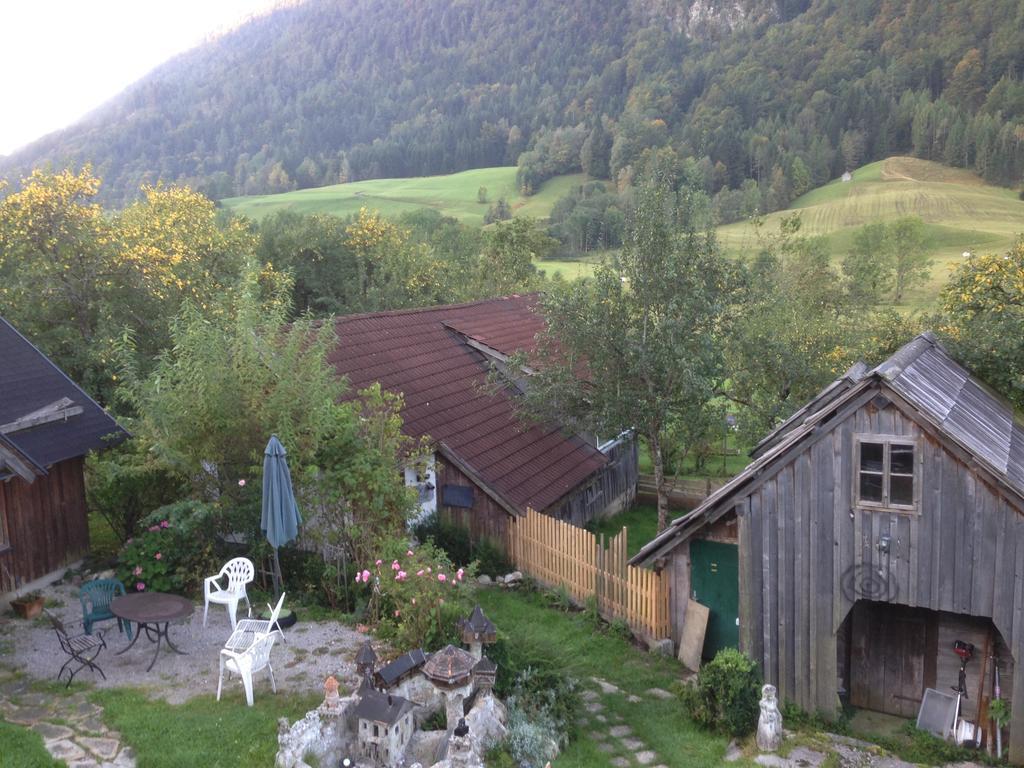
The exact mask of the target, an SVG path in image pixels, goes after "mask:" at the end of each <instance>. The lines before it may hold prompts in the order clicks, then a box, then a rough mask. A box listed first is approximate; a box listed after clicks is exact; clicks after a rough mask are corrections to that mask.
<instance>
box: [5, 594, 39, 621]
mask: <svg viewBox="0 0 1024 768" xmlns="http://www.w3.org/2000/svg"><path fill="white" fill-rule="evenodd" d="M43 602H44V600H43V598H42V597H31V598H17V599H15V600H12V601H11V608H13V609H14V612H15V613H16V614H18V615H19V616H21V618H23V619H34V618H35V617H36V616H38V615H39V614H40V613H42V612H43Z"/></svg>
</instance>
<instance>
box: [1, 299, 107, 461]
mask: <svg viewBox="0 0 1024 768" xmlns="http://www.w3.org/2000/svg"><path fill="white" fill-rule="evenodd" d="M61 398H67V399H69V400H71V402H72V404H73V405H74V406H80V407H81V408H82V409H83V410H82V412H81V413H79V414H77V415H75V416H72V417H70V418H68V419H67V420H66V421H65V420H61V421H52V422H49V423H45V424H40V425H38V426H35V427H32V428H30V429H23V430H19V431H17V432H11V433H9V434H7V435H5V440H6V442H7V443H9V444H10V445H12V446H14V447H15V448H16V449H17V450H18V452H19V453H20V454H21V455H23V456H26V457H28V458H29V459H30V460H31V461H32V462H33V463H35V464H36V465H37V466H38V467H40V468H45V467H48V466H51V465H53V464H56V463H58V462H61V461H64V460H65V459H70V458H73V457H75V456H84V455H85V454H86V453H88V452H89V451H91V450H100V449H102V448H105V447H108V446H109V445H111V444H116V443H117V442H119V441H120V440H123V439H124V438H125V437H127V432H125V431H124V429H122V428H121V427H120V426H119V425H118V424H117V422H116V421H114V419H112V418H111V417H110V416H109V415H108V414H107V412H106V411H104V410H103V409H102V408H101V407H100V406H99V405H98V404H97V403H96V402H95V401H94V400H93V399H92V398H91V397H89V396H88V395H87V394H86V393H85V392H84V391H83V390H82V388H81V387H79V386H78V385H77V384H75V383H74V382H73V381H72V380H71V379H69V378H68V377H67V375H65V373H64V372H63V371H62V370H60V368H58V367H57V366H56V365H54V364H53V363H52V362H51V361H50V359H49V358H48V357H46V355H44V354H43V353H42V352H40V351H39V349H37V348H36V347H35V345H33V344H32V343H31V342H30V341H29V340H28V339H26V338H25V337H24V336H22V335H21V334H20V333H19V332H18V331H17V330H16V329H15V328H14V326H12V325H11V324H10V323H9V322H7V320H5V319H4V318H2V317H0V424H7V423H10V422H13V421H17V420H18V419H19V418H21V417H22V416H25V415H27V414H29V413H32V412H34V411H36V410H38V409H40V408H43V407H45V406H47V405H50V404H52V403H55V402H57V401H58V400H60V399H61ZM0 471H2V467H0Z"/></svg>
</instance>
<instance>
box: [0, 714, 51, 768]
mask: <svg viewBox="0 0 1024 768" xmlns="http://www.w3.org/2000/svg"><path fill="white" fill-rule="evenodd" d="M64 765H65V763H64V761H63V760H61V761H58V760H54V759H53V758H52V757H50V753H49V752H47V751H46V747H44V746H43V739H42V737H41V736H39V734H37V733H36V732H35V731H30V730H29V729H28V728H26V727H24V726H22V725H14V724H13V723H8V722H5V721H4V720H2V719H0V768H59V767H61V766H64Z"/></svg>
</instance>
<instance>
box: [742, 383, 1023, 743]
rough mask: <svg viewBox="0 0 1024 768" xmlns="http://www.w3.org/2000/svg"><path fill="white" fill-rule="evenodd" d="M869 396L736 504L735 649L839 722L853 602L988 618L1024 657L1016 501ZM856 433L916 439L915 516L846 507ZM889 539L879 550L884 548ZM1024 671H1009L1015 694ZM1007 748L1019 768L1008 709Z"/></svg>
mask: <svg viewBox="0 0 1024 768" xmlns="http://www.w3.org/2000/svg"><path fill="white" fill-rule="evenodd" d="M871 394H872V393H869V394H868V396H864V397H861V398H859V399H858V400H855V401H854V402H853V403H851V404H850V406H849V407H848V408H847V410H846V411H844V412H840V413H838V414H837V415H836V416H835V418H833V419H832V421H831V422H829V423H828V424H827V425H823V428H822V429H821V430H820V431H819V432H818V433H817V434H815V435H813V436H812V437H811V438H809V439H808V441H807V442H806V443H805V444H804V445H803V446H802V448H801V449H800V450H795V451H794V452H793V453H792V454H791V455H790V456H789V458H788V459H787V460H786V461H782V462H779V463H778V464H776V465H774V466H773V467H771V468H769V469H768V470H767V471H766V474H765V476H764V477H763V478H762V479H761V480H760V481H759V483H758V484H756V485H754V486H752V490H751V491H750V492H749V493H748V494H747V495H745V496H741V497H740V498H739V499H738V500H737V504H736V512H737V514H738V517H739V520H738V522H739V537H740V585H741V589H740V617H741V618H740V644H741V647H742V648H743V649H744V650H745V651H746V652H748V653H749V654H750V655H751V656H753V657H754V658H755V659H757V660H759V661H760V662H761V664H762V667H763V671H764V675H765V678H766V680H768V681H770V682H773V683H775V684H776V685H777V686H778V688H779V693H780V695H781V696H782V697H784V698H785V699H787V700H790V701H792V702H794V703H796V704H798V705H800V706H801V707H803V708H804V709H806V710H808V711H811V712H816V711H818V712H825V713H834V712H835V711H836V708H837V704H838V698H837V684H836V680H837V672H838V670H837V631H838V629H839V627H840V625H841V624H842V622H843V620H844V619H845V618H846V617H847V615H848V614H849V612H850V610H851V608H852V607H853V605H854V602H855V601H856V600H858V599H870V600H875V601H879V602H888V603H892V604H897V605H905V606H911V607H920V608H928V609H931V610H934V611H946V612H949V613H955V614H962V615H970V616H977V617H985V618H991V619H992V621H993V623H994V624H995V626H996V628H997V629H998V630H999V632H1000V633H1001V634H1002V637H1003V639H1004V640H1005V641H1006V644H1007V646H1008V647H1009V649H1010V651H1011V652H1012V654H1013V656H1014V658H1015V659H1020V658H1021V655H1022V654H1024V625H1022V619H1024V516H1022V510H1021V509H1020V507H1019V504H1020V502H1019V501H1018V500H1017V499H1016V498H1015V497H1010V496H1008V495H1007V494H1005V493H1003V492H1002V491H1001V490H1000V489H998V488H996V487H995V486H994V485H993V484H990V482H989V481H988V478H987V476H985V475H983V474H982V472H981V471H980V470H978V469H976V468H973V467H971V466H970V465H969V464H968V463H967V460H966V459H965V458H964V457H962V456H961V455H959V454H958V453H957V451H956V449H955V448H954V447H946V446H945V445H944V444H943V443H940V442H939V439H938V438H937V437H936V436H935V435H934V434H933V433H932V432H931V430H930V429H928V428H927V427H924V426H919V425H918V423H917V422H916V421H915V417H914V412H913V410H912V409H911V408H910V407H909V406H907V405H906V404H900V406H899V407H897V403H896V402H892V403H889V404H887V405H886V404H885V403H884V401H882V402H879V401H877V400H876V401H872V400H871ZM886 394H887V396H889V397H890V399H892V400H893V401H898V398H897V397H896V396H895V395H893V394H892V393H888V392H886ZM860 433H870V434H879V435H896V436H901V437H906V438H911V439H914V440H916V441H917V445H918V458H917V460H918V462H919V470H920V473H919V476H918V477H919V481H918V482H919V494H920V513H919V514H913V513H910V514H908V513H893V512H883V511H877V510H876V511H871V510H866V509H858V508H856V507H855V506H854V504H853V499H852V498H851V497H852V492H853V475H854V466H853V461H854V435H855V434H860ZM883 535H888V536H889V537H890V548H889V551H888V552H887V553H886V552H883V551H881V550H880V549H879V547H878V542H879V541H880V539H881V537H882V536H883ZM979 653H980V651H979ZM1022 672H1024V664H1017V665H1016V666H1015V667H1014V671H1013V688H1015V689H1018V688H1020V686H1021V685H1024V681H1021V680H1019V679H1018V678H1019V677H1020V676H1021V674H1022ZM940 683H941V684H943V685H945V684H947V683H946V681H940ZM1007 687H1009V686H1007ZM1021 690H1024V689H1021ZM972 695H973V694H972ZM1010 745H1011V750H1012V759H1014V760H1015V761H1020V760H1024V707H1014V708H1013V722H1012V734H1011V739H1010Z"/></svg>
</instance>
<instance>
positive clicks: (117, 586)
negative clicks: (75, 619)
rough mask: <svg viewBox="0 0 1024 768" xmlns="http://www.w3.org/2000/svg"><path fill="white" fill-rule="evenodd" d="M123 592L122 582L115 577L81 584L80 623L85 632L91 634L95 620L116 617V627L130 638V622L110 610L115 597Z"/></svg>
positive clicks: (79, 594)
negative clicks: (119, 617)
mask: <svg viewBox="0 0 1024 768" xmlns="http://www.w3.org/2000/svg"><path fill="white" fill-rule="evenodd" d="M123 594H125V590H124V584H122V583H121V582H120V581H118V580H117V579H93V580H92V581H87V582H85V583H84V584H83V585H82V588H81V590H79V593H78V599H79V600H80V601H81V603H82V625H83V626H84V628H85V634H87V635H91V634H92V625H93V624H94V623H95V622H97V621H106V620H108V619H117V628H118V629H119V630H121V631H122V632H124V633H125V634H126V635H127V636H128V639H129V640H131V639H132V623H131V622H130V621H125V620H124V619H118V618H117V617H116V616H115V615H114V614H113V613H111V612H110V604H111V603H112V602H113V600H114V598H115V597H119V596H121V595H123Z"/></svg>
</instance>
